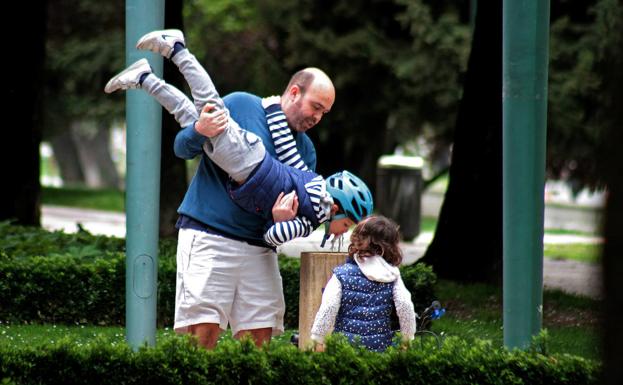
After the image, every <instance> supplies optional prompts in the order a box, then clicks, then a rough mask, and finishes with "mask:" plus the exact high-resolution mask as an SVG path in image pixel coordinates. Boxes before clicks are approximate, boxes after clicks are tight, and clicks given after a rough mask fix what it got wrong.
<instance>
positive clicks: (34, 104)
mask: <svg viewBox="0 0 623 385" xmlns="http://www.w3.org/2000/svg"><path fill="white" fill-rule="evenodd" d="M4 6H5V9H4V13H5V15H10V17H11V18H12V19H14V20H28V27H26V28H21V29H20V33H19V44H20V46H21V47H23V49H20V53H19V60H13V61H12V63H13V64H12V65H10V66H9V70H8V72H6V73H5V77H4V78H5V82H6V83H5V86H4V89H5V90H6V100H8V101H9V105H8V108H7V109H6V111H7V113H6V114H4V119H5V121H4V122H3V127H4V128H5V129H4V130H3V132H2V135H3V138H2V140H1V141H0V142H1V143H2V144H1V145H0V153H1V154H2V160H1V162H2V165H3V166H2V167H3V170H4V172H3V175H2V178H3V183H2V186H3V199H2V200H0V202H1V203H0V220H14V221H15V222H16V223H18V224H22V225H34V226H39V225H40V223H41V212H40V200H41V185H40V183H39V173H40V156H39V144H40V143H41V121H40V117H41V112H42V102H43V98H42V96H43V87H42V86H41V85H42V84H43V69H44V59H45V37H46V8H47V2H46V1H38V2H35V3H30V2H28V3H27V2H9V3H8V4H5V5H4ZM5 22H6V20H5Z"/></svg>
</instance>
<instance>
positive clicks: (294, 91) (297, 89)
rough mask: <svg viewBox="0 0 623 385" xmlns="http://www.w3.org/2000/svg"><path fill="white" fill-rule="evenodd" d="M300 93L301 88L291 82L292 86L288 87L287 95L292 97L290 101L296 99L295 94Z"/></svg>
mask: <svg viewBox="0 0 623 385" xmlns="http://www.w3.org/2000/svg"><path fill="white" fill-rule="evenodd" d="M300 93H301V88H300V87H299V86H298V85H296V84H293V85H292V87H290V89H289V90H288V96H289V97H290V98H292V99H293V100H292V101H294V100H296V98H297V96H298V95H299V94H300Z"/></svg>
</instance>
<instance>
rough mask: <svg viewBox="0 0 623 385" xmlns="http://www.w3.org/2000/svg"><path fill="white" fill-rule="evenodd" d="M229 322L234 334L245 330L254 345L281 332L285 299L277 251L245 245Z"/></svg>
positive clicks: (240, 334)
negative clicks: (244, 255) (244, 256)
mask: <svg viewBox="0 0 623 385" xmlns="http://www.w3.org/2000/svg"><path fill="white" fill-rule="evenodd" d="M245 254H246V258H245V259H244V260H243V261H242V263H243V265H242V267H241V270H240V276H239V283H238V286H237V291H236V297H235V298H234V303H233V306H232V312H231V319H230V324H231V328H232V331H233V333H234V337H235V338H241V337H242V336H244V335H246V334H249V335H251V337H252V338H253V339H254V341H255V343H256V345H257V346H261V345H262V344H263V343H264V342H269V341H270V339H271V337H272V336H273V335H279V334H281V333H283V316H284V313H285V301H284V297H283V285H282V280H281V274H280V273H279V263H278V261H277V254H276V253H275V252H274V251H272V250H271V249H268V248H263V247H257V246H251V245H248V246H247V249H246V250H245Z"/></svg>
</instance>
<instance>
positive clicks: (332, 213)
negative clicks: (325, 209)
mask: <svg viewBox="0 0 623 385" xmlns="http://www.w3.org/2000/svg"><path fill="white" fill-rule="evenodd" d="M337 210H339V207H338V206H337V205H336V204H335V203H334V204H333V205H331V215H335V213H337Z"/></svg>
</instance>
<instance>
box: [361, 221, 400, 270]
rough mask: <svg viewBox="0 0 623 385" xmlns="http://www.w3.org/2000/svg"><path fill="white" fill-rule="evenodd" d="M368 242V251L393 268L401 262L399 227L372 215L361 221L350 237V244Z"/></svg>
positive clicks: (392, 222)
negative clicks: (380, 257) (381, 258)
mask: <svg viewBox="0 0 623 385" xmlns="http://www.w3.org/2000/svg"><path fill="white" fill-rule="evenodd" d="M364 240H367V241H368V242H369V246H368V247H369V248H370V251H371V252H372V253H373V254H375V255H380V256H382V257H383V259H385V261H387V263H389V264H390V265H393V266H398V265H400V263H401V262H402V251H401V250H400V246H399V243H400V226H398V225H397V224H396V222H394V221H392V220H391V219H389V218H386V217H384V216H382V215H372V216H369V217H367V218H364V219H363V220H361V221H360V222H359V223H358V224H357V226H355V229H354V230H353V233H352V234H351V236H350V241H351V242H361V241H364Z"/></svg>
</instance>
